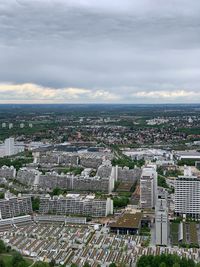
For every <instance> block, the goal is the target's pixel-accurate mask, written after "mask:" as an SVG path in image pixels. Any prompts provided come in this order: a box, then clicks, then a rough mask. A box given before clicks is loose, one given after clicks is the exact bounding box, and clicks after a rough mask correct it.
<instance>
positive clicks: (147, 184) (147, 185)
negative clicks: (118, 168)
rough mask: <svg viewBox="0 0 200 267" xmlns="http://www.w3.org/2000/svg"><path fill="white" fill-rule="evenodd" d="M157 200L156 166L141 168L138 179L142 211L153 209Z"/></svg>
mask: <svg viewBox="0 0 200 267" xmlns="http://www.w3.org/2000/svg"><path fill="white" fill-rule="evenodd" d="M156 198H157V172H156V166H153V165H151V166H147V167H145V168H143V170H142V175H141V178H140V206H141V208H142V209H152V208H154V207H155V204H156Z"/></svg>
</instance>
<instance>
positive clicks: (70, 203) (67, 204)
mask: <svg viewBox="0 0 200 267" xmlns="http://www.w3.org/2000/svg"><path fill="white" fill-rule="evenodd" d="M39 213H41V214H58V215H70V214H73V215H82V216H91V217H105V216H107V215H109V214H113V200H111V199H110V198H107V199H96V198H95V196H93V195H87V196H83V195H80V194H68V195H67V196H66V197H63V196H59V197H55V196H54V197H53V198H51V197H43V198H40V207H39Z"/></svg>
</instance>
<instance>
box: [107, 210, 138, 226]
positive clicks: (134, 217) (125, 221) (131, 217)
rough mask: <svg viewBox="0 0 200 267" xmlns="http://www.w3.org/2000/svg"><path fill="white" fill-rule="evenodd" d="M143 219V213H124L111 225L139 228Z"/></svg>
mask: <svg viewBox="0 0 200 267" xmlns="http://www.w3.org/2000/svg"><path fill="white" fill-rule="evenodd" d="M141 219H142V213H140V212H137V213H134V214H133V213H124V214H123V215H122V216H121V217H119V219H118V220H117V221H116V222H114V223H111V224H110V227H115V228H133V229H134V228H139V227H140V222H141Z"/></svg>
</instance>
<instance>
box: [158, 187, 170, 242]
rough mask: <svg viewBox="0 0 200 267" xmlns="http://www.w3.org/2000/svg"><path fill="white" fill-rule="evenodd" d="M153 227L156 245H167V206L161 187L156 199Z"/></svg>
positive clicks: (163, 190)
mask: <svg viewBox="0 0 200 267" xmlns="http://www.w3.org/2000/svg"><path fill="white" fill-rule="evenodd" d="M161 190H162V191H161ZM155 227H156V231H155V234H156V245H161V246H167V245H168V237H169V220H168V207H167V192H166V191H165V189H163V188H162V189H160V192H159V193H158V197H157V201H156V207H155Z"/></svg>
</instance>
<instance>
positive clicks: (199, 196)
mask: <svg viewBox="0 0 200 267" xmlns="http://www.w3.org/2000/svg"><path fill="white" fill-rule="evenodd" d="M175 213H176V214H177V215H186V216H191V217H194V218H200V178H199V177H197V176H193V175H192V173H191V169H190V168H185V170H184V175H183V176H178V177H177V178H176V180H175Z"/></svg>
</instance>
